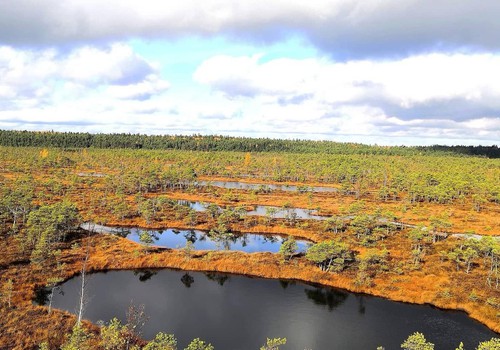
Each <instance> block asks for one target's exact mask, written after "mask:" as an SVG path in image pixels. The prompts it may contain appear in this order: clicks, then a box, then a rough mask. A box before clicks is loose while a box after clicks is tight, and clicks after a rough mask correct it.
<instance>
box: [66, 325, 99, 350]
mask: <svg viewBox="0 0 500 350" xmlns="http://www.w3.org/2000/svg"><path fill="white" fill-rule="evenodd" d="M89 339H91V335H90V334H89V333H87V332H86V331H85V329H84V328H83V327H81V326H80V325H75V326H74V327H73V329H72V331H71V333H69V334H67V335H66V340H65V342H64V344H63V345H62V346H61V350H87V349H88V350H90V349H92V347H91V346H90V345H88V341H89Z"/></svg>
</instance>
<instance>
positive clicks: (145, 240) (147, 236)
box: [139, 230, 154, 252]
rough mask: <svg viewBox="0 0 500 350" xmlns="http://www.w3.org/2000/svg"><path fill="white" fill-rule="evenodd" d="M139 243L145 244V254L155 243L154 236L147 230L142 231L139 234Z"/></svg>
mask: <svg viewBox="0 0 500 350" xmlns="http://www.w3.org/2000/svg"><path fill="white" fill-rule="evenodd" d="M139 241H140V242H141V243H142V244H144V246H145V252H147V251H148V249H149V247H151V245H152V244H153V243H154V239H153V236H152V235H151V233H149V232H148V231H146V230H141V232H140V233H139Z"/></svg>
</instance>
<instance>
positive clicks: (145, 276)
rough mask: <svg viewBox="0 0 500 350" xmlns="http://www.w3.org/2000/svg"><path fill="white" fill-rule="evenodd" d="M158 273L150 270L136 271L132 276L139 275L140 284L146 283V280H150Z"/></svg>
mask: <svg viewBox="0 0 500 350" xmlns="http://www.w3.org/2000/svg"><path fill="white" fill-rule="evenodd" d="M157 273H158V272H157V271H151V270H136V271H134V275H136V276H137V275H139V281H141V282H146V281H147V280H149V279H151V277H153V276H154V275H156V274H157Z"/></svg>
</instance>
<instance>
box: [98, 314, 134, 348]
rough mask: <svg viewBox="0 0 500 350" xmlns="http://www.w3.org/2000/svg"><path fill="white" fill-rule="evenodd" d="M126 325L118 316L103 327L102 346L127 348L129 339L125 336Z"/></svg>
mask: <svg viewBox="0 0 500 350" xmlns="http://www.w3.org/2000/svg"><path fill="white" fill-rule="evenodd" d="M125 328H126V327H125V326H123V325H122V324H121V322H120V320H118V319H117V318H116V317H115V318H113V319H112V320H111V321H109V323H108V324H107V325H104V326H102V327H101V336H100V341H101V346H102V347H103V348H104V349H105V350H121V349H124V348H125V344H126V343H127V340H126V339H125V337H124V332H125V331H126V329H125Z"/></svg>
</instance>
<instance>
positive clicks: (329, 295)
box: [304, 288, 349, 311]
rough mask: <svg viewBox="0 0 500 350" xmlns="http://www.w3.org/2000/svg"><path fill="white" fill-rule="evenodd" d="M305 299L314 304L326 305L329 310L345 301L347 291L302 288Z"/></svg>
mask: <svg viewBox="0 0 500 350" xmlns="http://www.w3.org/2000/svg"><path fill="white" fill-rule="evenodd" d="M304 292H305V293H306V296H307V299H309V300H311V301H313V302H314V304H316V305H323V306H327V307H328V310H329V311H332V310H333V309H335V308H337V307H338V306H339V305H341V304H342V303H343V302H345V301H346V299H347V297H348V296H349V294H348V293H346V292H343V291H341V290H338V289H325V288H314V289H308V288H306V289H304Z"/></svg>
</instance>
